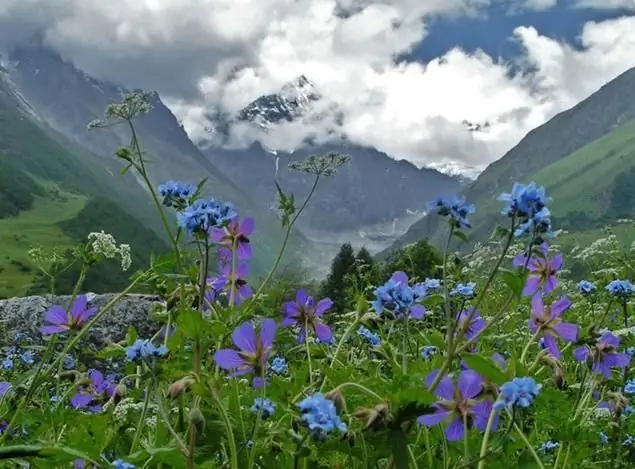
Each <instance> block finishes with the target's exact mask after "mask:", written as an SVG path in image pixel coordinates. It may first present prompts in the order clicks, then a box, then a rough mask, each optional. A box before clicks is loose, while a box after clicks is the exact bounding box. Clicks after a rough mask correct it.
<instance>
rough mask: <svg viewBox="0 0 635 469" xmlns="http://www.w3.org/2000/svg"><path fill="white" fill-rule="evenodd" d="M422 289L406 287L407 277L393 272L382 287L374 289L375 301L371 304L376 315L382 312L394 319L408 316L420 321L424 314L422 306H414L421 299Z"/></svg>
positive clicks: (424, 310)
mask: <svg viewBox="0 0 635 469" xmlns="http://www.w3.org/2000/svg"><path fill="white" fill-rule="evenodd" d="M422 295H425V291H424V289H422V288H413V287H411V286H410V285H408V276H407V275H406V274H405V273H404V272H395V273H394V274H393V275H392V277H390V279H389V280H388V281H387V282H386V283H385V284H383V285H381V286H380V287H378V288H376V289H375V300H374V301H373V302H372V305H373V307H374V308H375V312H376V313H377V314H378V315H381V314H383V312H384V311H387V312H389V313H391V314H392V315H393V316H394V317H396V318H403V317H405V316H406V315H410V316H412V317H413V318H415V319H422V318H423V316H424V315H425V313H426V309H425V308H424V307H423V305H420V304H416V303H417V301H419V300H421V299H422V298H423V296H422Z"/></svg>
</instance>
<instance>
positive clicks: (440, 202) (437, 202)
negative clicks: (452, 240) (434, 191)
mask: <svg viewBox="0 0 635 469" xmlns="http://www.w3.org/2000/svg"><path fill="white" fill-rule="evenodd" d="M427 208H428V210H429V211H433V210H436V212H437V214H439V215H441V216H442V217H448V216H449V217H450V224H451V225H452V226H454V227H455V228H459V229H461V228H470V227H471V225H470V221H469V220H468V216H469V215H472V214H473V213H474V212H476V207H474V205H470V204H467V203H466V200H465V197H457V196H451V197H445V196H438V197H437V198H436V199H434V200H433V201H432V202H430V203H428V207H427Z"/></svg>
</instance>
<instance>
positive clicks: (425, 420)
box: [417, 407, 452, 427]
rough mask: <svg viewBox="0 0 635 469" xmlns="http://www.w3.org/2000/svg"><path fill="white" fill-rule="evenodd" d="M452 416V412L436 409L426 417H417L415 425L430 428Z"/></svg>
mask: <svg viewBox="0 0 635 469" xmlns="http://www.w3.org/2000/svg"><path fill="white" fill-rule="evenodd" d="M451 415H452V412H450V411H449V410H445V409H443V408H440V407H437V410H436V412H433V413H432V414H427V415H421V416H420V417H417V423H418V424H419V425H425V426H427V427H432V426H434V425H438V424H440V423H441V422H443V421H445V420H447V419H449V418H450V416H451Z"/></svg>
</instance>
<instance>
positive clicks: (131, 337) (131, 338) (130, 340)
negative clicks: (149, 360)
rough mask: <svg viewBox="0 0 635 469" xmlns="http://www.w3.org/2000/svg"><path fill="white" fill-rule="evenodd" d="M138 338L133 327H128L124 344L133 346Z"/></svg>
mask: <svg viewBox="0 0 635 469" xmlns="http://www.w3.org/2000/svg"><path fill="white" fill-rule="evenodd" d="M138 338H139V334H137V331H136V329H135V328H134V327H132V326H130V327H128V332H127V333H126V343H127V344H129V345H131V344H134V342H135V340H137V339H138Z"/></svg>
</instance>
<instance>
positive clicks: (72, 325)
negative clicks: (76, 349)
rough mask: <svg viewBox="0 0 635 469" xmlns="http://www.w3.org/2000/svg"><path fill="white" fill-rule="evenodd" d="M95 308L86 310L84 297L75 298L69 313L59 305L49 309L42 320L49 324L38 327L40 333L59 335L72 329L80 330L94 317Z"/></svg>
mask: <svg viewBox="0 0 635 469" xmlns="http://www.w3.org/2000/svg"><path fill="white" fill-rule="evenodd" d="M96 312H97V308H88V307H87V300H86V295H79V296H78V297H77V298H75V301H74V302H73V306H72V307H71V310H70V312H67V311H66V310H65V309H64V308H62V307H61V306H59V305H55V306H53V307H51V308H50V309H49V310H48V311H47V312H46V313H44V319H45V320H46V321H47V322H48V323H49V324H47V325H44V326H42V327H40V332H41V333H42V334H45V335H49V334H59V333H60V332H66V331H69V330H72V329H81V328H82V327H83V326H84V323H85V322H86V321H87V320H89V319H90V318H91V317H93V316H94V315H95V313H96Z"/></svg>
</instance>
